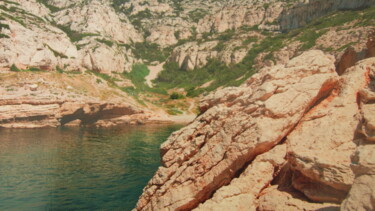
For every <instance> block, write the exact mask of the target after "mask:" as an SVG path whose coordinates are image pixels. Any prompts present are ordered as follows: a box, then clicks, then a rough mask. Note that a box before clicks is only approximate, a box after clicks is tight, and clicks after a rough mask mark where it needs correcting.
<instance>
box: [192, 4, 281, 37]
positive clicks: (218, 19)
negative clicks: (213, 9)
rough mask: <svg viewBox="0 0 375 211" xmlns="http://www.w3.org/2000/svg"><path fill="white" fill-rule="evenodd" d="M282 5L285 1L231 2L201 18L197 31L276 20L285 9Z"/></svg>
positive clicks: (221, 29) (230, 27)
mask: <svg viewBox="0 0 375 211" xmlns="http://www.w3.org/2000/svg"><path fill="white" fill-rule="evenodd" d="M282 5H283V3H281V2H278V1H274V0H266V1H261V2H248V1H239V3H233V2H230V3H228V5H225V6H224V7H223V8H222V9H221V10H220V11H218V12H217V13H215V14H213V15H209V16H206V17H205V18H203V19H201V20H200V21H199V23H198V28H197V31H198V32H199V33H203V32H213V31H214V32H224V31H226V30H229V29H237V28H239V27H241V26H250V27H251V26H255V25H259V24H261V23H266V22H269V23H271V22H274V21H276V19H277V18H278V16H279V15H280V14H281V12H282V11H283V7H282ZM277 28H278V27H277Z"/></svg>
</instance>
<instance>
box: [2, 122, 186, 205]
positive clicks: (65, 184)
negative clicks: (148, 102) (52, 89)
mask: <svg viewBox="0 0 375 211" xmlns="http://www.w3.org/2000/svg"><path fill="white" fill-rule="evenodd" d="M181 127H182V126H181V125H146V126H124V127H116V128H110V129H95V128H47V129H31V130H30V129H17V130H11V129H0V210H131V209H132V208H134V207H135V204H136V202H137V200H138V197H139V196H140V194H141V193H142V189H143V187H144V186H145V185H146V184H147V182H148V180H149V179H150V178H151V177H152V176H153V174H154V173H155V171H156V170H157V168H158V166H159V165H160V152H159V147H160V144H161V143H162V142H164V141H165V140H166V139H167V137H168V136H169V135H170V134H171V133H172V132H173V131H176V130H178V129H179V128H181Z"/></svg>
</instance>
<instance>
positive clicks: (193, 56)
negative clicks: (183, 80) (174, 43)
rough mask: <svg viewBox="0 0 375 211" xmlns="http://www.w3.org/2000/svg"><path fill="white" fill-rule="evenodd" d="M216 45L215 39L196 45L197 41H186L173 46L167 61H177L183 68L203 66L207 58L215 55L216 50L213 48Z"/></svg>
mask: <svg viewBox="0 0 375 211" xmlns="http://www.w3.org/2000/svg"><path fill="white" fill-rule="evenodd" d="M216 45H217V41H212V42H206V43H203V44H201V45H198V43H197V42H190V43H186V44H184V45H182V46H179V47H177V48H175V49H174V50H173V52H172V55H171V56H170V57H169V61H174V62H177V64H178V66H179V67H180V68H182V69H185V70H193V69H195V68H199V67H203V66H204V65H206V64H207V63H208V60H209V59H211V58H215V57H216V56H217V51H214V50H213V48H214V47H215V46H216Z"/></svg>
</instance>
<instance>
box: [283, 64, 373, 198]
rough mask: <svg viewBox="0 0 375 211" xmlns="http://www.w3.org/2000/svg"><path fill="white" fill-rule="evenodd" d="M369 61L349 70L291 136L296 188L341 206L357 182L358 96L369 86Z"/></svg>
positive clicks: (289, 151) (294, 184)
mask: <svg viewBox="0 0 375 211" xmlns="http://www.w3.org/2000/svg"><path fill="white" fill-rule="evenodd" d="M373 62H374V61H373V60H372V61H371V60H367V61H364V62H361V63H359V64H357V65H356V66H355V67H353V68H350V69H349V70H347V71H346V72H345V73H344V75H343V76H342V77H341V80H340V82H339V84H338V87H337V88H336V89H335V91H334V92H333V93H332V94H331V95H330V96H328V97H327V98H326V99H324V100H323V101H322V102H320V103H319V104H318V105H316V106H314V107H313V108H312V109H311V110H310V111H309V112H308V113H306V114H305V116H304V118H303V119H302V120H301V122H300V123H299V125H298V126H297V127H296V128H295V129H294V130H293V132H292V133H291V134H290V135H289V136H288V138H287V143H288V161H289V163H290V164H291V165H292V167H293V169H294V171H296V172H297V174H295V177H294V180H293V186H294V187H295V188H296V189H298V190H300V191H301V192H303V193H304V194H305V195H306V196H307V197H308V198H310V199H311V200H314V201H319V202H336V203H340V202H341V201H342V200H343V199H344V198H345V197H346V194H347V193H348V191H349V189H350V187H351V185H352V183H353V179H354V175H353V172H352V171H351V169H350V163H351V162H350V155H351V154H352V153H353V152H354V151H355V149H356V144H355V143H354V142H353V139H354V134H355V131H356V129H357V125H358V123H359V121H360V115H359V108H358V102H357V98H358V93H359V91H360V90H361V89H362V88H364V87H365V86H366V85H367V83H368V73H367V69H368V68H369V67H370V66H371V65H372V63H373Z"/></svg>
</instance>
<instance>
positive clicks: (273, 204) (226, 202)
mask: <svg viewBox="0 0 375 211" xmlns="http://www.w3.org/2000/svg"><path fill="white" fill-rule="evenodd" d="M334 62H335V61H334V58H333V57H332V56H328V55H325V54H323V53H322V52H320V51H309V52H306V53H304V54H302V55H301V56H299V57H296V58H294V59H292V60H291V61H289V62H288V63H287V64H286V65H284V66H282V65H280V66H275V67H272V68H266V69H263V70H261V71H260V72H259V73H257V74H255V75H254V76H253V77H251V78H250V79H249V80H248V81H247V82H246V83H245V84H244V85H242V86H241V87H238V88H226V89H223V90H219V91H217V92H215V93H213V94H210V95H208V96H207V97H205V98H204V99H203V100H202V102H201V104H200V108H201V111H202V112H204V113H203V114H202V115H200V116H199V117H198V118H197V119H196V120H195V121H194V122H193V123H191V124H190V125H188V126H186V127H185V128H182V129H181V130H179V131H177V132H175V133H173V134H172V135H171V136H170V137H169V139H168V140H167V141H166V142H165V143H164V144H162V146H161V155H162V163H163V166H161V167H159V170H158V171H157V172H156V173H155V175H154V177H153V178H152V179H151V180H150V181H149V183H148V185H147V186H146V187H145V189H144V191H143V194H142V196H141V197H140V199H139V201H138V204H137V207H136V210H191V209H196V210H217V209H219V210H221V209H222V210H226V209H231V210H301V209H307V210H317V209H323V208H324V209H339V208H340V206H341V209H342V210H372V209H374V208H375V204H374V203H373V201H374V198H373V196H374V192H373V190H370V189H369V188H368V187H371V184H372V181H373V180H371V178H373V176H374V174H372V171H373V166H374V164H375V157H374V152H373V151H371V147H373V144H371V143H372V139H373V138H372V134H373V128H372V126H371V125H372V124H371V122H372V121H373V120H374V116H373V115H372V110H373V107H374V106H373V104H371V102H372V100H373V95H374V89H373V85H374V81H375V59H374V58H370V59H366V60H362V61H360V62H358V63H357V64H356V65H355V66H353V67H351V68H349V69H347V70H346V71H345V73H344V74H343V75H341V76H339V75H338V74H337V73H336V71H335V65H334ZM361 125H363V126H361ZM359 128H363V129H362V130H361V129H359ZM361 134H362V135H361ZM363 134H364V135H363ZM357 145H359V147H357ZM353 153H354V154H355V156H354V157H353V158H352V159H351V155H352V154H353ZM352 169H353V170H354V172H353V171H352ZM368 169H369V171H365V170H368ZM348 193H349V195H348ZM359 200H363V201H364V202H363V203H362V202H359ZM340 204H341V205H340Z"/></svg>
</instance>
